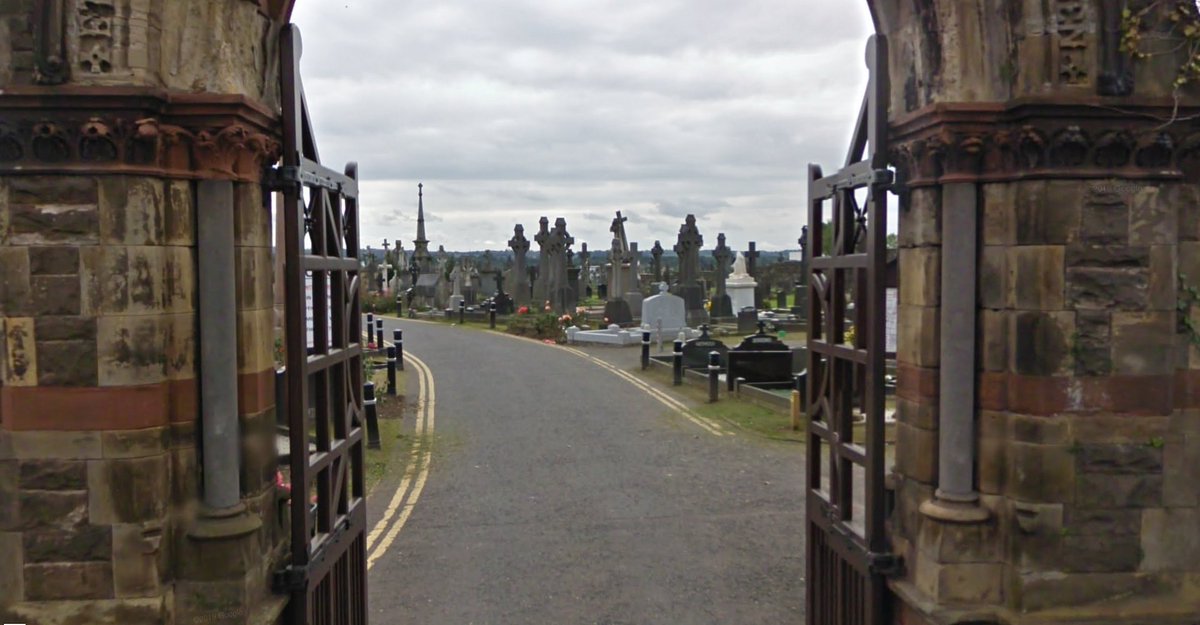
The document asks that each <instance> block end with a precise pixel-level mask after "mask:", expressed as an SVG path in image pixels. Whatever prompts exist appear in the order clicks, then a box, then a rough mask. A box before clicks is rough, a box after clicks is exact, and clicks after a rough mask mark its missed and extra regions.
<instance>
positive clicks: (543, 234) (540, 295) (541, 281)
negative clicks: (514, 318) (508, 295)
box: [532, 217, 550, 310]
mask: <svg viewBox="0 0 1200 625" xmlns="http://www.w3.org/2000/svg"><path fill="white" fill-rule="evenodd" d="M533 240H534V242H536V243H537V244H538V264H537V277H536V278H534V280H533V302H532V304H533V306H536V307H537V309H538V310H541V309H542V306H543V305H544V304H545V303H546V301H547V300H549V299H550V291H549V290H548V289H547V288H546V279H547V276H549V274H550V269H549V267H547V266H546V246H547V245H548V244H549V243H550V219H549V218H547V217H542V218H541V219H539V220H538V232H537V234H535V235H533Z"/></svg>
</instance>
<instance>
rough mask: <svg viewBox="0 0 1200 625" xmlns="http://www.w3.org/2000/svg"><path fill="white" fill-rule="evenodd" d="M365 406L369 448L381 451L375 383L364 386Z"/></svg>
mask: <svg viewBox="0 0 1200 625" xmlns="http://www.w3.org/2000/svg"><path fill="white" fill-rule="evenodd" d="M363 406H364V407H365V408H366V410H367V447H368V448H369V449H379V447H380V442H379V412H378V411H377V409H376V408H375V383H374V382H367V383H366V384H363Z"/></svg>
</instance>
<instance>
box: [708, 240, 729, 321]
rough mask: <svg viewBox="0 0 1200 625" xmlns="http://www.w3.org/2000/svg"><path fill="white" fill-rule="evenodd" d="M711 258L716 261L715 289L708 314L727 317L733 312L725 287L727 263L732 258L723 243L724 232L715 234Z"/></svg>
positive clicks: (715, 316) (727, 247) (727, 270)
mask: <svg viewBox="0 0 1200 625" xmlns="http://www.w3.org/2000/svg"><path fill="white" fill-rule="evenodd" d="M713 259H714V260H716V261H717V271H716V279H717V290H716V293H715V294H714V295H713V300H712V310H711V311H709V314H711V315H712V316H713V317H714V318H721V319H728V318H729V317H732V316H733V314H734V310H733V300H732V299H731V298H730V297H729V293H728V292H726V287H725V283H726V280H727V279H728V272H729V263H730V261H731V260H733V250H732V249H730V248H729V246H728V245H726V244H725V233H724V232H722V233H720V234H718V235H717V247H716V249H714V250H713Z"/></svg>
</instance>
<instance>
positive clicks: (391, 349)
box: [387, 345, 396, 395]
mask: <svg viewBox="0 0 1200 625" xmlns="http://www.w3.org/2000/svg"><path fill="white" fill-rule="evenodd" d="M387 368H388V390H387V394H388V395H395V394H396V346H395V345H389V346H388V348H387Z"/></svg>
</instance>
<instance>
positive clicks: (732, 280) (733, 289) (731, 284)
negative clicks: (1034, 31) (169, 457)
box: [725, 254, 758, 332]
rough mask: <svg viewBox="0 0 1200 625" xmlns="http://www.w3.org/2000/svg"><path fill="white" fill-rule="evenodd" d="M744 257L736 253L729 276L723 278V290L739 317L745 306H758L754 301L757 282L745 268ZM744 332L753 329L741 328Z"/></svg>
mask: <svg viewBox="0 0 1200 625" xmlns="http://www.w3.org/2000/svg"><path fill="white" fill-rule="evenodd" d="M746 265H747V262H746V257H745V256H742V255H741V254H738V256H737V260H735V261H733V272H732V273H730V274H729V278H728V279H726V280H725V291H726V293H728V294H729V300H730V304H731V306H732V308H733V312H734V313H736V314H737V315H738V316H739V318H740V316H741V312H742V311H743V310H745V309H747V308H749V309H751V310H757V309H758V306H757V305H755V303H754V293H755V292H756V290H757V287H758V282H756V281H755V280H754V278H752V277H750V274H749V272H748V271H747V268H746ZM743 331H744V332H753V331H754V329H753V328H750V329H748V330H743Z"/></svg>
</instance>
